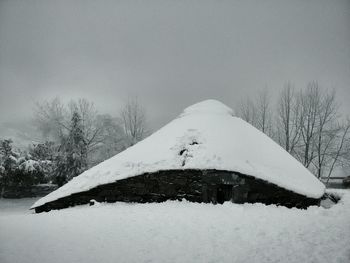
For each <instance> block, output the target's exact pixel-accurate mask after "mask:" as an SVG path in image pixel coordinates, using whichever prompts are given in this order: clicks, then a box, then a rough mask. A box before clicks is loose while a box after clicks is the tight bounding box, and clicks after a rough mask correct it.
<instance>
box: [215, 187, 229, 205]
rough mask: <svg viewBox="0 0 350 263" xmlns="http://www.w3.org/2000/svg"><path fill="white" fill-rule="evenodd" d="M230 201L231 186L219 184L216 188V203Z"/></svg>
mask: <svg viewBox="0 0 350 263" xmlns="http://www.w3.org/2000/svg"><path fill="white" fill-rule="evenodd" d="M230 200H232V185H227V184H221V185H218V188H217V202H218V203H219V204H223V203H224V202H226V201H230Z"/></svg>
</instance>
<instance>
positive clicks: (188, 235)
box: [0, 190, 350, 263]
mask: <svg viewBox="0 0 350 263" xmlns="http://www.w3.org/2000/svg"><path fill="white" fill-rule="evenodd" d="M338 193H340V194H341V195H343V198H342V200H341V201H340V202H339V203H338V204H336V205H334V206H333V207H331V208H330V209H325V208H322V207H310V208H308V209H307V210H299V209H288V208H285V207H276V206H274V205H271V206H266V205H263V204H244V205H238V204H232V203H225V204H224V205H212V204H198V203H190V202H187V201H184V202H175V201H169V202H165V203H159V204H157V203H152V204H128V203H115V204H96V205H94V206H91V207H89V206H79V207H75V208H68V209H64V210H59V211H51V212H49V213H41V214H25V213H27V212H25V213H23V214H18V213H9V212H8V211H7V212H6V211H5V212H1V211H0V262H1V263H15V262H20V263H26V262H28V263H29V262H30V263H34V262H46V263H56V262H57V263H58V262H60V263H61V262H72V263H73V262H84V263H90V262H91V263H92V262H296V263H297V262H298V263H299V262H327V263H332V262H344V263H345V262H350V227H349V222H350V191H349V190H344V191H339V190H338Z"/></svg>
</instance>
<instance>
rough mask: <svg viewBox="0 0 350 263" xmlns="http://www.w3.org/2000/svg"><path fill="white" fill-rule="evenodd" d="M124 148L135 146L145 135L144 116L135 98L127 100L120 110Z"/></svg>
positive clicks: (142, 109) (143, 111)
mask: <svg viewBox="0 0 350 263" xmlns="http://www.w3.org/2000/svg"><path fill="white" fill-rule="evenodd" d="M121 121H122V127H123V130H124V133H125V136H126V142H125V143H126V145H125V146H126V147H129V146H132V145H134V144H136V143H137V142H138V141H140V140H142V139H143V138H144V137H145V135H146V114H145V110H144V108H143V107H142V106H141V105H140V103H139V101H138V99H137V98H136V97H133V98H129V99H128V100H127V102H126V103H125V105H124V107H123V108H122V110H121Z"/></svg>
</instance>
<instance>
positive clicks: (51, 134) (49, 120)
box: [34, 97, 69, 141]
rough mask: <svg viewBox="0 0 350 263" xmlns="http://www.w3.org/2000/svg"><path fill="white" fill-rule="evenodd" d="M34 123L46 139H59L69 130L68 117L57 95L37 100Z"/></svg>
mask: <svg viewBox="0 0 350 263" xmlns="http://www.w3.org/2000/svg"><path fill="white" fill-rule="evenodd" d="M34 124H35V125H36V126H37V127H38V129H39V131H40V132H41V133H42V135H43V136H44V138H45V139H46V140H54V141H59V140H61V138H62V137H63V136H64V134H66V133H67V131H68V130H69V117H68V112H67V110H66V108H65V105H64V104H63V103H62V102H61V100H60V99H59V98H58V97H56V98H54V99H52V100H49V101H44V102H37V103H36V105H35V108H34Z"/></svg>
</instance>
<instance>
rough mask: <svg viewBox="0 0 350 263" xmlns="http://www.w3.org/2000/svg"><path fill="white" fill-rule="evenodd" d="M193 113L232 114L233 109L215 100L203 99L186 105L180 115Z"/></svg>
mask: <svg viewBox="0 0 350 263" xmlns="http://www.w3.org/2000/svg"><path fill="white" fill-rule="evenodd" d="M193 114H219V115H230V116H234V111H233V110H232V109H231V108H229V107H227V106H226V105H225V104H223V103H221V102H220V101H217V100H205V101H202V102H199V103H196V104H194V105H192V106H189V107H187V108H186V109H185V110H184V111H183V113H182V114H181V115H180V117H183V116H186V115H193Z"/></svg>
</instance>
